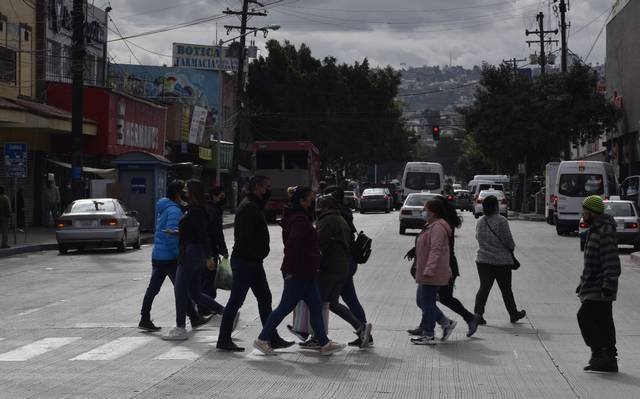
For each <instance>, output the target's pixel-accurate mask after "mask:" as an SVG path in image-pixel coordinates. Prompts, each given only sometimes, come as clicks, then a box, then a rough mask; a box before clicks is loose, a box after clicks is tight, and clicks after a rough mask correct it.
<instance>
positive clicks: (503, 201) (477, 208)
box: [473, 190, 509, 219]
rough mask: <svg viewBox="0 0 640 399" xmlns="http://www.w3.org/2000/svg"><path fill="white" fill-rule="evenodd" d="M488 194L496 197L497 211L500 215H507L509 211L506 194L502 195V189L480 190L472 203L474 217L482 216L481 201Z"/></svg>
mask: <svg viewBox="0 0 640 399" xmlns="http://www.w3.org/2000/svg"><path fill="white" fill-rule="evenodd" d="M490 196H494V197H496V198H497V199H498V204H499V205H500V210H499V212H500V214H501V215H502V216H504V217H507V215H508V213H509V210H508V201H507V196H506V195H504V193H503V192H502V191H498V190H482V191H480V194H478V196H477V197H476V198H475V201H474V204H473V214H474V216H475V217H476V219H478V218H479V217H480V216H482V201H484V199H485V198H487V197H490Z"/></svg>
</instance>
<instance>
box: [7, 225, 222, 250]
mask: <svg viewBox="0 0 640 399" xmlns="http://www.w3.org/2000/svg"><path fill="white" fill-rule="evenodd" d="M233 226H234V224H233V222H231V223H226V224H223V225H222V228H223V229H230V228H232V227H233ZM140 241H141V242H142V244H145V245H148V244H153V234H143V235H142V237H141V238H140ZM57 250H58V244H57V243H47V244H33V245H23V246H20V247H12V248H8V249H3V250H0V258H8V257H10V256H15V255H22V254H28V253H33V252H42V251H57Z"/></svg>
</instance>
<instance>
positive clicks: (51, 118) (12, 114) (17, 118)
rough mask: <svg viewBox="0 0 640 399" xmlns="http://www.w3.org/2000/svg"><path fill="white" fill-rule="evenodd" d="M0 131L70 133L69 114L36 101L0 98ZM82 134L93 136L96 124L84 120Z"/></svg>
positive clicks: (95, 132) (95, 131)
mask: <svg viewBox="0 0 640 399" xmlns="http://www.w3.org/2000/svg"><path fill="white" fill-rule="evenodd" d="M0 129H12V130H15V129H34V130H35V129H37V130H38V131H42V132H47V131H48V132H52V133H71V113H70V112H67V111H65V110H62V109H60V108H56V107H52V106H51V105H47V104H42V103H39V102H36V101H29V100H24V99H20V98H18V99H8V98H4V97H0ZM82 132H83V134H85V135H89V136H95V135H96V134H97V126H96V123H95V122H94V121H92V120H89V119H87V118H85V119H84V121H83V125H82Z"/></svg>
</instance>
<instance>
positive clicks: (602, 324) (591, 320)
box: [578, 300, 616, 353]
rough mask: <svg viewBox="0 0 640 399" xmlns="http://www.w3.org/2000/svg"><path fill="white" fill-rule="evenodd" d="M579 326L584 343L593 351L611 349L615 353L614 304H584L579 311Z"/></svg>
mask: <svg viewBox="0 0 640 399" xmlns="http://www.w3.org/2000/svg"><path fill="white" fill-rule="evenodd" d="M578 324H579V325H580V332H581V333H582V338H584V342H585V343H586V344H587V346H588V347H590V348H591V350H592V351H594V352H595V351H597V350H599V349H609V350H612V351H613V352H614V353H615V347H616V326H615V325H614V323H613V306H612V302H610V301H589V300H586V301H584V302H582V306H580V310H578Z"/></svg>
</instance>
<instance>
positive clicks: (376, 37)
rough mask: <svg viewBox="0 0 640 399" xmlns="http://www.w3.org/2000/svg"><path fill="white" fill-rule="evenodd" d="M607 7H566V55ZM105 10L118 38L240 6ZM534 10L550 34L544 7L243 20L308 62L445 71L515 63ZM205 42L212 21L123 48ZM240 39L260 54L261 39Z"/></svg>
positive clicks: (143, 2)
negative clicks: (301, 50)
mask: <svg viewBox="0 0 640 399" xmlns="http://www.w3.org/2000/svg"><path fill="white" fill-rule="evenodd" d="M264 2H265V3H267V4H268V3H270V2H272V0H264ZM608 3H609V1H608V0H607V1H604V2H603V1H602V0H583V1H580V2H571V6H572V8H571V9H570V11H569V13H568V19H569V21H570V23H571V29H570V33H571V32H577V34H575V35H571V34H570V38H569V48H570V49H571V50H572V51H573V52H575V53H576V54H578V55H581V56H583V57H584V56H585V55H586V54H587V52H588V51H589V49H590V47H591V46H592V45H593V43H594V41H595V40H596V37H597V35H598V32H599V31H600V29H601V28H602V27H603V24H604V23H605V20H606V10H607V9H608V8H609V7H610V4H608ZM111 4H112V6H113V8H114V11H112V17H113V19H114V21H115V22H116V23H117V25H118V27H119V28H120V30H121V31H122V33H123V34H125V35H129V34H134V33H139V32H144V31H148V30H151V29H155V28H158V27H163V26H168V25H172V24H175V23H179V22H184V21H188V20H193V19H196V18H201V17H205V16H213V15H218V14H221V12H222V10H224V9H226V8H232V9H238V8H239V6H240V4H241V2H240V1H239V0H182V1H181V0H171V1H169V0H136V1H128V0H112V1H111ZM552 7H553V5H552ZM539 11H542V12H544V13H545V17H546V18H547V19H548V20H550V26H551V29H555V28H556V27H557V24H558V23H557V18H556V16H555V15H554V11H553V8H552V9H551V14H549V9H548V6H547V1H546V0H431V1H429V2H425V1H424V0H399V1H396V2H389V1H387V0H385V1H383V0H350V1H348V2H347V1H344V0H313V1H311V0H298V1H296V0H283V1H282V2H281V3H279V4H277V6H275V7H273V8H272V9H271V10H269V16H268V17H255V18H252V19H251V21H250V24H251V25H253V26H265V25H268V24H278V25H280V26H281V29H280V30H279V31H277V32H273V33H271V34H270V36H269V37H270V38H275V39H278V40H281V41H284V40H289V41H290V42H292V43H294V44H296V45H299V44H301V43H306V44H307V45H308V46H309V47H310V48H311V50H312V52H313V53H314V55H315V56H316V57H318V58H323V57H325V56H335V57H337V58H338V59H339V60H340V61H342V62H353V61H355V60H362V59H363V58H365V57H366V58H368V59H369V60H370V62H371V64H372V65H393V66H396V67H397V66H399V65H400V64H401V63H406V64H407V65H425V64H426V65H436V64H437V65H443V64H448V63H449V59H450V56H451V59H452V60H453V63H454V64H457V65H463V66H466V67H470V66H473V65H479V64H480V63H481V62H482V61H488V62H490V63H499V62H500V61H502V59H505V58H513V57H517V58H524V57H526V56H527V55H529V54H532V53H533V52H535V51H537V46H532V47H531V48H528V46H527V44H526V43H525V41H526V40H527V39H529V40H533V39H534V37H533V36H530V37H528V38H527V37H526V36H525V29H536V28H537V24H536V21H535V15H536V14H537V13H538V12H539ZM603 12H605V14H603ZM599 15H600V16H601V17H600V18H597V17H598V16H599ZM217 22H218V33H217V36H218V37H219V38H227V37H233V36H234V35H237V33H235V34H234V33H232V34H231V35H230V36H226V32H225V30H224V29H223V25H224V24H233V25H237V24H238V21H237V19H236V18H235V17H227V18H225V19H223V20H219V21H217ZM589 23H590V24H589ZM587 24H589V25H588V26H587ZM545 25H546V24H545ZM545 28H546V26H545ZM110 37H111V38H113V37H115V36H114V35H113V34H110ZM215 38H216V26H215V23H214V22H209V23H205V24H201V25H196V26H193V27H188V28H184V29H181V30H175V31H171V32H166V33H161V34H157V35H153V36H146V37H142V38H138V39H133V40H132V41H133V42H134V43H135V44H137V45H139V46H141V47H143V48H145V49H147V50H149V51H144V50H141V49H140V48H137V47H134V46H132V49H133V51H134V52H135V53H136V54H140V55H141V54H143V53H146V56H145V57H144V61H145V62H151V63H155V64H162V63H168V62H170V59H169V58H167V57H163V56H161V55H158V54H152V52H153V53H161V54H167V55H170V53H171V43H172V42H187V43H200V44H209V43H213V42H214V41H215ZM250 38H251V40H255V41H256V44H257V45H258V47H259V48H261V49H262V50H263V54H264V42H265V40H264V39H263V38H262V36H261V35H259V36H258V37H257V38H255V39H254V38H253V37H250ZM557 38H558V39H559V37H557ZM604 47H605V38H604V33H603V35H602V37H601V38H600V39H599V41H598V42H597V44H596V46H595V48H594V50H593V53H592V55H591V57H590V58H589V61H592V62H603V60H604V53H605V50H604ZM555 48H557V47H554V49H555ZM109 51H110V54H112V55H114V56H115V57H116V60H118V61H119V62H126V61H128V59H129V58H130V57H129V50H128V49H127V48H126V47H125V46H124V45H123V43H122V42H113V43H111V44H110V48H109ZM139 58H140V57H139Z"/></svg>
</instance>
